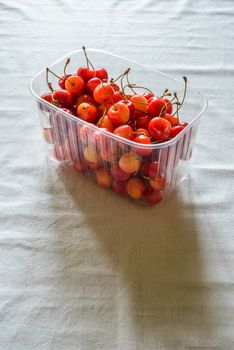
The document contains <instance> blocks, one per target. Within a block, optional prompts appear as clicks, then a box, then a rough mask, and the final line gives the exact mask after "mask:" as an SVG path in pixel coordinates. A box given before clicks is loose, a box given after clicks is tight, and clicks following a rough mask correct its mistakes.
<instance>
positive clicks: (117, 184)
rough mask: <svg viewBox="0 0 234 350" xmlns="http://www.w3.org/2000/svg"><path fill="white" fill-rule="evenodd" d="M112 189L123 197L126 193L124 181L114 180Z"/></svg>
mask: <svg viewBox="0 0 234 350" xmlns="http://www.w3.org/2000/svg"><path fill="white" fill-rule="evenodd" d="M112 188H113V189H114V191H115V192H117V193H118V194H119V195H123V194H124V193H125V192H126V185H125V182H124V181H118V180H114V181H113V183H112Z"/></svg>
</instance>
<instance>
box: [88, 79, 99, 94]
mask: <svg viewBox="0 0 234 350" xmlns="http://www.w3.org/2000/svg"><path fill="white" fill-rule="evenodd" d="M101 82H102V81H101V79H99V78H92V79H90V80H89V81H88V82H87V84H86V89H87V91H88V92H89V93H90V95H92V94H93V92H94V90H95V88H96V87H97V86H98V85H99V84H101Z"/></svg>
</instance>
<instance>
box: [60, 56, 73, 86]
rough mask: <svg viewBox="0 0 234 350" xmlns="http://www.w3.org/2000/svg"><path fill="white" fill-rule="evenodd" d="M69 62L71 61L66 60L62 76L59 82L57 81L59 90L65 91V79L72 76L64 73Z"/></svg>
mask: <svg viewBox="0 0 234 350" xmlns="http://www.w3.org/2000/svg"><path fill="white" fill-rule="evenodd" d="M70 61H71V60H70V58H68V59H67V61H66V63H65V65H64V69H63V72H64V76H63V77H61V78H59V81H58V84H59V86H60V87H61V89H65V81H66V80H67V78H69V77H71V76H72V74H67V73H66V68H67V66H68V64H69V63H70Z"/></svg>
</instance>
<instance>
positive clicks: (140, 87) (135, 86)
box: [129, 84, 154, 95]
mask: <svg viewBox="0 0 234 350" xmlns="http://www.w3.org/2000/svg"><path fill="white" fill-rule="evenodd" d="M129 87H130V89H131V88H134V89H145V90H147V91H149V92H150V93H151V94H152V95H154V93H153V92H152V91H151V90H150V89H148V88H147V87H145V86H138V85H136V84H129Z"/></svg>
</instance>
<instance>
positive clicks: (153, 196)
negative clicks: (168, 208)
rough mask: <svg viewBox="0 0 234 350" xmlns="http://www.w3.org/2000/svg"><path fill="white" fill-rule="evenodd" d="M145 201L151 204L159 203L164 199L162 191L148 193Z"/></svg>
mask: <svg viewBox="0 0 234 350" xmlns="http://www.w3.org/2000/svg"><path fill="white" fill-rule="evenodd" d="M145 199H146V200H147V202H149V203H150V204H156V203H159V202H161V200H162V199H163V192H162V191H155V190H154V191H152V192H148V193H146V194H145Z"/></svg>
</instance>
